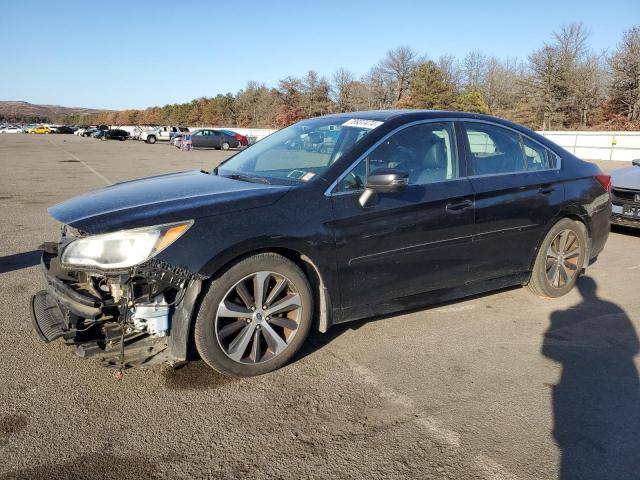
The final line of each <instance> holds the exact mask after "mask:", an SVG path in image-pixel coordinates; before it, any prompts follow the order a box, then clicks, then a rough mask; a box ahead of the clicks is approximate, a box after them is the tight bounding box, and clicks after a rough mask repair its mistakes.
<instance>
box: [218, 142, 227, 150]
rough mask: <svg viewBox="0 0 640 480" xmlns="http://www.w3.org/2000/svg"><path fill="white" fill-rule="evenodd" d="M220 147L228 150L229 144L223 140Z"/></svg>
mask: <svg viewBox="0 0 640 480" xmlns="http://www.w3.org/2000/svg"><path fill="white" fill-rule="evenodd" d="M220 148H222V150H229V144H228V143H227V142H224V143H223V144H222V145H221V146H220Z"/></svg>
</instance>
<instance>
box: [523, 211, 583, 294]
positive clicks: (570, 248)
mask: <svg viewBox="0 0 640 480" xmlns="http://www.w3.org/2000/svg"><path fill="white" fill-rule="evenodd" d="M587 245H588V236H587V229H586V227H585V226H584V224H583V223H582V222H578V221H575V220H571V219H569V218H563V219H562V220H560V221H559V222H558V223H556V224H555V225H554V226H553V227H552V228H551V230H549V232H548V233H547V236H546V237H545V238H544V240H543V242H542V244H541V245H540V249H539V250H538V254H537V255H536V260H535V263H534V265H533V271H532V272H531V279H530V280H529V283H528V284H527V288H528V289H529V290H530V291H531V292H532V293H534V294H536V295H539V296H541V297H551V298H555V297H561V296H563V295H566V294H567V293H568V292H569V291H571V289H572V288H573V287H574V285H575V284H576V281H577V280H578V277H580V275H581V273H582V270H583V266H584V264H585V257H586V255H587Z"/></svg>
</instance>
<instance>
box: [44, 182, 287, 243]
mask: <svg viewBox="0 0 640 480" xmlns="http://www.w3.org/2000/svg"><path fill="white" fill-rule="evenodd" d="M290 188H291V187H287V186H277V185H264V184H258V183H249V182H243V181H239V180H232V179H230V178H225V177H219V176H217V175H211V174H209V173H206V172H201V171H197V170H194V171H188V172H179V173H172V174H167V175H160V176H156V177H148V178H142V179H139V180H131V181H128V182H122V183H116V184H115V185H111V186H108V187H105V188H101V189H100V190H95V191H93V192H89V193H86V194H84V195H80V196H78V197H75V198H72V199H70V200H67V201H66V202H63V203H59V204H57V205H54V206H52V207H50V208H49V214H50V215H51V216H52V217H53V218H55V219H56V220H58V221H60V222H62V223H64V224H66V225H70V226H71V227H73V228H76V229H78V230H81V231H83V232H86V233H105V232H111V231H115V230H121V229H127V228H136V227H142V226H148V225H160V224H163V223H171V222H175V221H182V220H190V219H196V218H199V217H206V216H212V215H221V214H225V213H230V212H234V211H241V210H246V209H249V208H256V207H260V206H265V205H270V204H272V203H274V202H276V201H277V200H278V199H279V198H280V197H282V195H284V194H285V193H286V192H287V191H288V190H289V189H290Z"/></svg>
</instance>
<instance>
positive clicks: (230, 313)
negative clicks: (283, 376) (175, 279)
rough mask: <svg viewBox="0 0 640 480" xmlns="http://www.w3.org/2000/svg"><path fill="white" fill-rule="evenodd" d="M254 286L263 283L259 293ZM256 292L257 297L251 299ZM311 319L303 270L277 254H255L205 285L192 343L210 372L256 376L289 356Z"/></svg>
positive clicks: (298, 343) (256, 286)
mask: <svg viewBox="0 0 640 480" xmlns="http://www.w3.org/2000/svg"><path fill="white" fill-rule="evenodd" d="M258 285H262V286H263V287H260V288H259V292H258ZM257 296H260V297H262V298H261V300H262V301H260V299H258V301H256V300H254V297H257ZM284 302H287V303H286V305H285V303H284ZM312 317H313V295H312V292H311V287H310V286H309V282H308V280H307V278H306V276H305V275H304V273H303V272H302V270H300V268H299V267H298V266H297V265H296V264H295V263H293V262H292V261H290V260H288V259H287V258H285V257H283V256H281V255H278V254H275V253H260V254H257V255H252V256H249V257H245V258H244V259H242V260H240V261H238V262H237V263H235V264H234V265H232V266H231V267H230V268H229V269H227V270H226V271H225V272H224V273H223V274H222V275H220V276H219V277H218V278H216V279H215V280H213V281H212V282H211V283H210V284H209V286H208V287H207V288H206V290H205V293H204V297H203V299H202V302H201V304H200V307H199V308H198V312H197V315H196V320H195V327H194V341H195V345H196V348H197V350H198V353H199V354H200V356H201V357H202V359H203V360H204V361H205V362H206V363H207V364H208V365H209V366H210V367H211V368H213V369H214V370H216V371H218V372H220V373H222V374H224V375H227V376H233V377H248V376H253V375H261V374H264V373H267V372H271V371H273V370H276V369H278V368H280V367H282V366H283V365H285V364H286V363H287V362H288V361H289V360H291V358H292V357H293V356H294V355H295V353H296V352H297V351H298V350H299V349H300V347H301V346H302V344H303V343H304V341H305V340H306V338H307V336H308V334H309V330H310V328H311V323H312V319H313V318H312ZM243 338H244V339H245V341H243ZM256 340H257V341H256Z"/></svg>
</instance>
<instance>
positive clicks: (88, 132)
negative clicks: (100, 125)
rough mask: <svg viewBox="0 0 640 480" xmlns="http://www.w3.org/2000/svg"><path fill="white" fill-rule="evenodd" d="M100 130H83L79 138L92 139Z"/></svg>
mask: <svg viewBox="0 0 640 480" xmlns="http://www.w3.org/2000/svg"><path fill="white" fill-rule="evenodd" d="M101 131H102V130H98V129H97V128H95V127H93V128H87V129H85V131H84V132H82V134H81V135H80V136H81V137H93V136H94V135H95V134H96V133H97V132H101Z"/></svg>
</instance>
